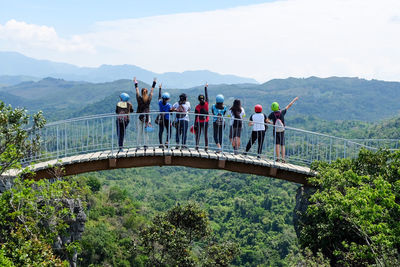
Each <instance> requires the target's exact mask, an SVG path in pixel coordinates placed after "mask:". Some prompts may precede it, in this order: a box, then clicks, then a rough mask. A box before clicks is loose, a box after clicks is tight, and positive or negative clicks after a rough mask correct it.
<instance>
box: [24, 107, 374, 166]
mask: <svg viewBox="0 0 400 267" xmlns="http://www.w3.org/2000/svg"><path fill="white" fill-rule="evenodd" d="M165 114H166V113H160V112H151V113H147V114H138V113H133V114H130V115H129V123H128V124H127V127H126V132H125V138H124V143H123V149H125V150H126V149H131V148H135V149H144V147H145V146H146V147H147V149H153V148H158V147H159V146H161V145H164V148H163V149H164V151H171V150H176V149H186V148H188V149H196V147H197V148H198V149H200V150H206V149H208V151H210V152H212V151H214V152H217V151H218V152H222V153H224V152H228V153H234V152H235V151H234V149H233V147H232V140H231V138H230V130H231V123H232V121H233V119H232V118H231V117H223V120H224V126H223V127H222V131H221V135H222V136H221V138H222V143H221V149H219V148H218V147H217V145H216V142H215V141H214V129H215V127H214V126H215V125H213V121H214V118H217V117H216V116H213V115H204V116H205V117H206V118H207V117H208V118H209V122H208V131H207V141H208V146H206V142H205V137H204V136H205V134H204V132H203V133H202V134H201V136H200V138H199V143H198V144H197V143H196V135H195V134H192V133H191V131H190V128H191V127H192V126H193V125H194V124H195V116H196V115H195V114H193V113H189V114H187V115H188V124H187V125H188V128H187V140H186V143H185V144H183V143H182V138H183V135H180V136H179V142H177V139H176V132H177V128H175V127H174V125H175V123H172V122H174V121H176V113H169V117H170V120H169V122H170V123H169V124H168V125H167V127H166V128H164V132H163V135H162V143H160V141H159V127H161V126H160V125H157V124H156V123H155V120H156V118H157V116H159V115H160V116H165ZM143 115H148V117H149V121H150V123H149V125H151V126H152V128H153V131H151V127H150V128H147V129H146V128H145V124H144V123H141V119H140V118H141V116H143ZM117 120H118V115H116V114H102V115H95V116H87V117H80V118H74V119H69V120H64V121H58V122H54V123H49V124H47V125H46V126H45V127H44V128H43V129H41V130H40V132H39V134H40V137H41V152H40V153H38V154H35V155H32V156H31V157H29V158H26V159H25V160H24V162H25V163H29V162H32V161H35V162H37V161H45V160H51V159H59V158H62V157H66V156H73V155H79V154H83V153H89V152H97V151H105V150H109V151H110V152H111V154H112V156H113V155H117V153H118V151H119V145H118V134H117V127H118V126H117ZM241 122H242V129H241V133H240V146H239V149H238V150H237V151H236V152H237V153H239V154H244V153H245V152H246V151H245V148H246V145H247V142H248V141H249V139H250V137H251V133H252V129H253V126H249V119H248V118H246V119H243V120H241ZM266 126H267V128H268V129H267V131H266V133H265V139H264V144H263V149H262V153H261V154H260V155H258V153H257V146H258V145H257V144H258V143H257V142H256V143H255V144H253V145H252V147H251V149H250V151H248V153H247V154H248V155H253V156H260V157H261V158H267V159H272V160H275V159H277V152H276V149H275V148H276V146H275V141H276V134H274V131H273V129H274V127H275V126H274V125H271V124H266ZM184 130H185V129H184ZM167 131H169V132H170V133H171V136H170V138H169V143H168V146H165V142H166V135H167ZM284 134H285V148H286V153H285V154H286V161H288V162H291V163H295V164H300V165H309V164H310V163H311V162H313V161H314V160H323V161H329V162H330V161H333V160H336V159H337V158H354V157H356V156H357V154H358V152H359V150H360V149H361V148H366V149H370V150H376V149H377V148H376V147H374V146H372V145H371V146H370V145H368V144H363V143H362V142H358V141H355V140H346V139H343V138H337V137H333V136H329V135H325V134H319V133H314V132H310V131H305V130H300V129H296V128H292V127H286V128H285V133H284ZM216 137H217V138H218V137H219V135H218V132H217V136H216Z"/></svg>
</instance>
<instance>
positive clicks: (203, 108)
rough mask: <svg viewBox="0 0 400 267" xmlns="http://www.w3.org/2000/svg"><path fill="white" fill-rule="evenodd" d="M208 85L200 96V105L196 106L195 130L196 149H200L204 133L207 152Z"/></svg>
mask: <svg viewBox="0 0 400 267" xmlns="http://www.w3.org/2000/svg"><path fill="white" fill-rule="evenodd" d="M207 87H208V84H207V83H206V85H205V87H204V95H199V97H198V100H199V104H198V105H197V106H196V108H195V110H194V113H195V117H194V130H195V136H196V149H199V142H200V136H201V133H202V132H204V146H205V150H206V151H207V150H208V133H207V132H208V121H209V120H210V118H209V117H208V93H207Z"/></svg>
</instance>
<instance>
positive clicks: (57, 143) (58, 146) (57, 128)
mask: <svg viewBox="0 0 400 267" xmlns="http://www.w3.org/2000/svg"><path fill="white" fill-rule="evenodd" d="M58 139H59V135H58V125H57V159H58V157H59V152H58V149H59V146H58Z"/></svg>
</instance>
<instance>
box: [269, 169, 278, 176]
mask: <svg viewBox="0 0 400 267" xmlns="http://www.w3.org/2000/svg"><path fill="white" fill-rule="evenodd" d="M277 173H278V169H277V168H274V167H270V168H269V173H268V174H269V175H270V176H271V177H276V174H277Z"/></svg>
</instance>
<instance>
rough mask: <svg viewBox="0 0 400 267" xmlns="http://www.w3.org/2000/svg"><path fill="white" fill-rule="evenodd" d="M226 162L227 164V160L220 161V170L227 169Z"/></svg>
mask: <svg viewBox="0 0 400 267" xmlns="http://www.w3.org/2000/svg"><path fill="white" fill-rule="evenodd" d="M225 162H226V160H224V159H220V160H218V168H220V169H225Z"/></svg>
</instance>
